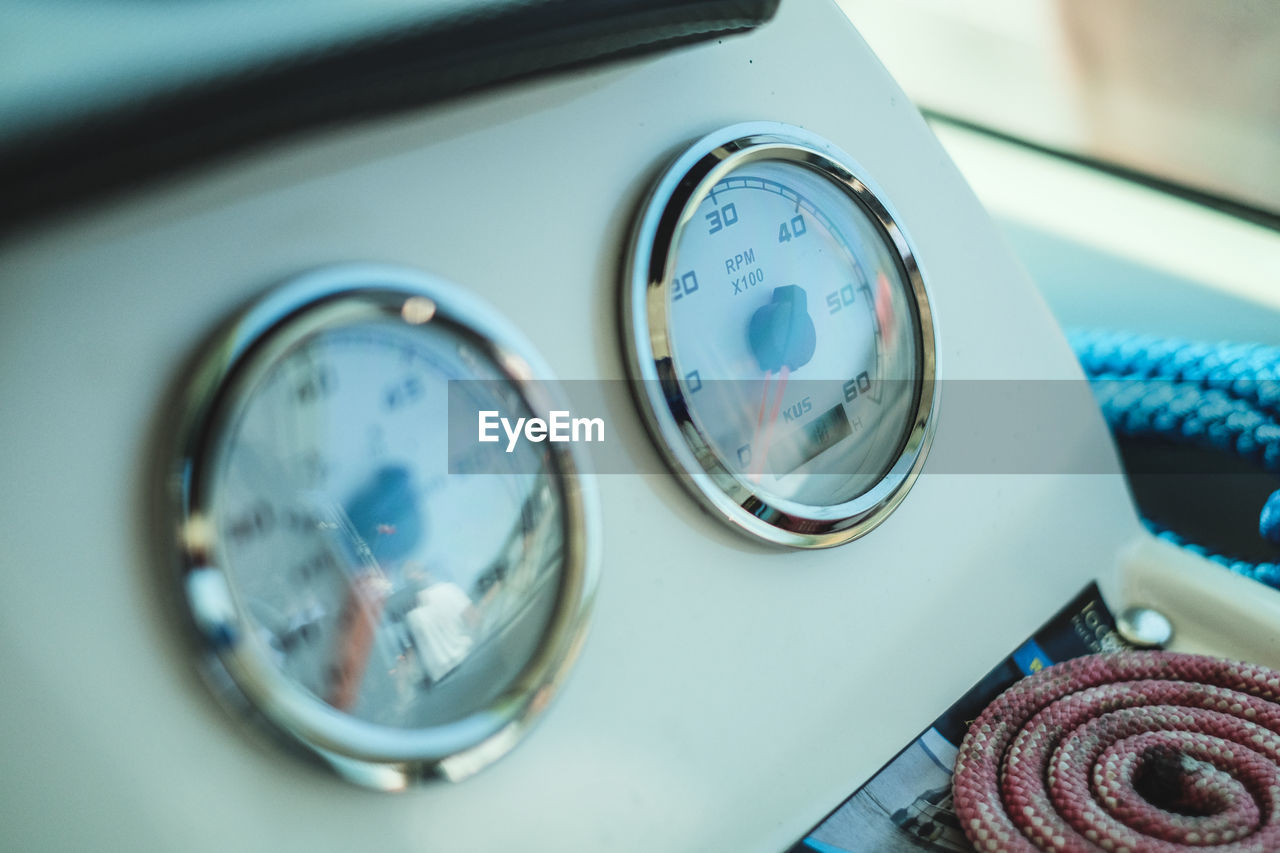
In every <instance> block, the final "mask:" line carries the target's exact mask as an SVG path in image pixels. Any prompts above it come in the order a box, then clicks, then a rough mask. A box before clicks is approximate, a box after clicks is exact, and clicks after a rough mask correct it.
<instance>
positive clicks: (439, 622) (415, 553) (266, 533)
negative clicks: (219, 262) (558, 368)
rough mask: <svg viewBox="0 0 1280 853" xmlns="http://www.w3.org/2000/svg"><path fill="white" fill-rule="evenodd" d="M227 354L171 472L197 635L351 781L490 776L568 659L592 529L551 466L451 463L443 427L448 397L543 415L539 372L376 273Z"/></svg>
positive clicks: (279, 721)
mask: <svg viewBox="0 0 1280 853" xmlns="http://www.w3.org/2000/svg"><path fill="white" fill-rule="evenodd" d="M227 340H228V342H229V343H228V344H227V345H228V346H230V347H231V351H230V352H227V351H226V350H224V349H215V350H214V355H213V357H212V358H211V359H210V360H209V361H208V362H207V363H206V364H205V368H204V372H203V373H202V375H201V376H200V377H199V378H198V380H199V381H198V382H197V383H196V386H197V390H196V392H195V393H194V394H193V395H192V403H191V405H190V407H189V411H188V424H187V428H186V433H187V442H188V445H187V447H186V449H185V450H184V452H183V454H182V459H181V467H180V472H181V482H180V485H181V497H180V503H181V508H180V512H181V516H182V524H183V542H182V545H183V547H184V549H185V554H184V556H185V566H184V570H185V583H186V592H187V598H188V602H189V603H190V605H191V607H192V610H193V615H194V617H195V621H196V624H197V627H199V628H200V630H201V632H202V633H203V635H204V637H205V638H206V640H208V641H209V643H210V644H211V645H212V646H213V647H214V649H215V650H216V652H217V653H218V658H219V660H220V662H221V663H222V665H223V666H224V667H225V669H226V670H227V671H228V672H229V674H230V675H231V677H232V679H233V680H234V681H235V682H236V684H237V686H238V688H239V690H240V691H241V692H242V693H243V694H244V695H246V696H247V697H248V698H249V700H250V701H251V702H253V703H254V704H255V705H256V706H257V707H258V708H259V709H260V710H261V711H263V712H264V714H265V715H266V716H267V717H268V718H269V719H270V720H271V722H273V723H275V724H276V726H277V727H278V728H280V729H282V730H284V731H286V732H288V733H289V734H291V735H292V736H294V737H296V738H298V739H299V740H301V741H302V742H303V743H304V744H306V745H308V746H310V747H312V748H313V749H315V750H316V751H317V752H319V753H320V754H321V755H323V756H324V757H326V758H329V759H331V762H332V763H333V764H334V765H335V766H336V767H338V768H339V769H340V770H341V771H343V772H344V773H345V775H347V776H349V777H352V778H355V779H357V781H362V782H365V783H367V784H372V785H375V786H379V787H396V786H399V785H401V784H403V782H404V781H406V780H407V779H408V778H412V777H418V776H423V775H426V774H428V773H431V772H435V773H439V774H441V775H445V776H448V777H451V778H457V777H460V776H463V775H466V774H467V773H469V772H471V771H472V770H474V769H476V767H478V766H479V765H481V764H483V763H486V762H487V761H489V760H492V758H494V757H496V754H497V753H498V752H500V751H502V750H503V749H505V748H509V746H510V743H511V742H512V741H514V738H513V737H511V734H512V732H513V731H515V732H518V731H519V730H520V729H522V728H523V727H524V725H525V724H526V723H527V722H528V720H529V719H530V718H531V716H532V715H533V714H534V713H536V711H538V710H539V709H540V708H541V707H542V706H543V705H545V699H546V693H547V692H548V689H549V688H550V687H551V686H552V685H553V684H554V683H555V682H556V681H557V680H558V679H559V678H560V676H561V675H562V671H563V670H564V668H565V667H566V666H567V664H568V660H569V658H570V657H571V654H572V652H573V650H574V649H575V648H576V645H577V642H578V640H579V639H580V634H581V632H582V630H583V627H584V624H585V612H586V607H587V603H588V601H589V597H590V590H591V573H590V569H589V566H588V564H587V559H586V556H587V555H586V552H585V546H586V543H585V535H586V531H585V529H584V527H585V524H586V519H585V512H586V510H585V508H584V504H583V496H582V492H581V489H582V483H581V481H580V480H579V479H578V478H577V477H576V475H575V470H576V465H575V460H574V459H573V457H572V456H571V455H570V451H565V450H561V449H560V448H563V447H566V446H567V445H558V446H557V447H556V448H555V449H553V450H546V449H543V448H542V447H539V448H538V449H537V450H534V449H531V448H532V447H534V446H533V445H530V444H529V443H524V444H522V445H520V446H519V447H518V448H517V449H516V450H515V452H512V453H507V452H504V449H501V448H498V447H497V446H496V445H489V444H479V443H478V442H468V441H455V442H453V443H451V442H450V441H449V433H450V430H451V429H453V430H459V431H463V432H462V434H466V431H470V433H471V434H474V432H475V424H474V423H470V422H468V423H466V424H462V423H453V424H451V423H450V420H449V414H448V413H449V411H450V407H449V405H448V399H449V389H450V383H451V382H454V385H453V388H454V391H455V393H457V389H459V388H462V389H465V391H464V393H467V394H469V395H472V396H477V395H478V396H481V397H484V398H485V399H474V400H468V401H467V402H468V406H466V407H454V411H461V410H463V409H466V410H470V411H475V410H476V409H486V410H487V409H492V410H497V411H500V412H503V413H504V414H505V415H506V416H508V417H511V418H516V417H531V416H534V415H535V414H536V413H538V412H545V411H546V407H547V405H548V404H549V403H548V400H547V398H546V393H547V390H546V388H545V386H543V385H541V384H539V383H536V382H532V381H529V380H527V379H526V378H523V377H527V376H528V375H529V374H530V371H531V367H530V365H531V364H532V363H534V361H535V356H534V355H533V354H532V353H531V352H529V351H528V347H527V345H525V344H523V343H521V342H520V339H519V337H518V335H516V333H515V332H514V331H513V330H511V329H510V328H509V327H507V326H506V325H505V324H503V323H502V322H501V321H499V320H498V319H497V318H495V317H493V316H492V315H491V314H490V313H489V312H488V311H487V309H484V308H482V307H480V306H477V305H475V304H474V303H473V302H471V301H469V300H466V299H464V297H463V296H462V295H461V294H459V293H458V292H457V291H455V290H454V289H452V288H449V287H448V286H446V285H443V284H441V283H439V282H436V281H433V280H430V279H427V278H425V277H422V276H418V275H415V274H411V273H407V272H402V271H398V270H390V269H383V268H351V267H340V268H332V269H329V270H323V271H320V272H317V273H312V274H309V275H307V276H303V277H302V278H300V279H298V280H296V281H294V282H292V283H291V284H289V285H286V286H285V287H284V288H283V289H281V290H280V291H277V292H276V293H275V294H273V295H272V296H270V297H268V299H266V300H265V301H263V302H262V303H260V304H259V305H258V306H256V308H254V309H252V310H251V311H250V312H249V313H248V314H246V315H245V317H244V318H242V319H241V320H240V322H239V323H238V324H237V325H236V327H235V329H234V330H233V332H232V334H231V335H230V336H229V338H228V339H227ZM540 370H541V368H539V371H540ZM457 380H468V381H466V382H457ZM474 380H481V381H474ZM456 417H459V416H455V419H456ZM522 454H523V456H522ZM495 744H499V746H496V747H495V746H494V745H495ZM393 766H394V767H395V768H396V769H390V768H392V767H393Z"/></svg>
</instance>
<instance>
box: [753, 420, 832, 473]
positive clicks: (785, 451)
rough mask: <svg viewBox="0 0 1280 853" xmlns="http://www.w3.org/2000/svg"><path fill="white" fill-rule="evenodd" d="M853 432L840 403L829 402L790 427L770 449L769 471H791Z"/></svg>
mask: <svg viewBox="0 0 1280 853" xmlns="http://www.w3.org/2000/svg"><path fill="white" fill-rule="evenodd" d="M852 434H853V428H852V427H851V426H849V419H848V417H846V415H845V412H844V406H843V405H835V406H832V407H831V408H830V409H828V410H827V411H825V412H823V413H822V414H820V415H818V416H817V417H816V418H814V419H813V420H811V421H809V422H808V423H807V424H805V425H804V426H802V427H799V428H797V429H794V430H792V431H791V432H790V433H789V434H788V435H786V436H784V437H783V439H782V441H780V442H779V443H778V444H776V445H775V446H774V448H773V450H772V451H771V452H770V453H769V464H768V466H767V468H768V471H769V473H771V474H775V475H780V474H790V473H791V472H792V471H794V470H796V469H797V468H799V467H800V466H801V465H803V464H804V463H806V462H808V461H809V460H810V459H813V458H814V457H816V456H817V455H818V454H819V453H822V452H823V451H824V450H827V449H829V448H831V447H834V446H835V445H836V444H839V443H840V442H841V441H843V440H844V439H846V438H848V437H849V436H850V435H852Z"/></svg>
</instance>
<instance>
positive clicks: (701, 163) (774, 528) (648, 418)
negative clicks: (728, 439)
mask: <svg viewBox="0 0 1280 853" xmlns="http://www.w3.org/2000/svg"><path fill="white" fill-rule="evenodd" d="M760 160H774V161H783V162H788V163H794V164H796V165H799V166H802V167H804V168H808V169H811V170H813V171H815V172H817V173H819V174H820V175H823V176H824V177H826V178H827V179H828V180H829V181H831V182H832V183H833V184H834V185H836V186H838V187H839V188H841V189H842V190H843V191H844V192H845V193H846V194H847V195H848V196H849V198H851V199H852V200H853V201H854V202H855V203H856V204H857V205H858V206H859V207H860V208H861V209H862V210H863V211H865V212H866V213H867V214H868V215H869V216H870V218H871V220H872V221H873V222H874V223H876V225H877V226H878V228H877V230H878V231H879V233H880V236H881V238H882V239H883V240H884V241H885V244H886V245H887V246H888V247H889V249H890V251H891V254H892V255H893V256H894V258H895V259H896V260H897V261H898V262H899V263H900V272H901V273H902V274H903V277H904V278H905V279H906V281H907V282H908V283H909V286H910V294H909V296H910V298H909V299H908V302H909V303H910V304H911V305H912V310H913V329H914V332H915V340H916V345H917V358H918V364H919V368H920V375H919V377H918V381H917V387H916V394H915V400H914V402H913V405H912V410H913V416H912V419H911V421H910V425H909V428H908V429H907V430H906V435H905V437H904V440H903V442H902V444H901V446H900V450H899V452H898V456H897V458H896V460H895V461H894V462H893V464H892V465H891V466H890V468H889V469H888V471H887V472H886V473H885V474H884V476H883V477H882V478H881V479H880V480H879V481H878V482H877V483H876V484H875V485H874V486H873V487H872V488H871V489H869V490H867V491H866V492H863V493H862V494H861V495H858V496H857V497H855V498H853V499H851V500H848V501H844V502H841V503H838V504H832V505H824V506H813V505H806V504H799V503H796V502H793V501H781V500H771V499H770V498H769V497H767V496H766V495H763V494H761V493H760V491H759V490H757V489H753V488H751V487H749V486H748V485H746V484H745V483H743V482H742V480H741V479H740V478H738V477H736V476H735V475H734V474H732V473H731V472H730V471H729V470H728V468H727V467H726V466H725V465H724V463H723V462H722V461H721V460H720V458H719V457H718V455H717V454H716V453H715V451H714V450H713V449H712V447H711V444H710V443H709V442H708V440H707V437H706V436H705V435H704V434H703V433H702V431H701V430H700V429H699V428H698V426H697V424H695V423H694V421H693V419H692V417H691V416H690V415H689V413H688V406H687V405H686V404H685V402H684V395H683V392H682V390H681V388H680V384H679V381H678V378H677V377H678V371H676V370H675V368H674V365H673V356H672V352H671V347H670V344H669V335H668V332H669V323H668V317H669V314H668V312H669V303H668V300H667V287H668V285H669V283H670V281H671V280H672V277H673V274H674V270H675V260H676V258H675V253H676V248H677V247H678V246H679V244H680V237H681V234H682V232H683V229H684V227H685V226H686V225H687V224H688V223H689V221H690V220H691V219H692V218H693V215H694V213H695V211H696V210H697V207H698V205H700V204H701V203H702V201H703V199H705V198H706V196H707V195H708V193H709V192H710V190H711V188H712V187H713V186H714V185H715V184H716V183H718V182H719V181H720V180H721V179H723V178H724V177H726V176H727V175H729V174H730V173H731V172H733V171H734V170H736V169H738V168H739V167H741V166H743V165H744V164H747V163H751V162H756V161H760ZM626 276H627V280H626V285H627V286H626V288H625V291H624V296H623V299H622V323H623V334H622V338H623V341H624V350H625V354H626V360H627V365H628V368H629V370H630V373H631V375H632V377H633V378H634V379H636V380H638V381H637V382H636V383H635V384H636V386H637V388H636V389H635V393H634V396H635V398H636V401H637V404H638V406H639V408H640V411H641V413H642V415H643V417H644V420H645V422H646V424H647V426H648V428H649V431H650V433H651V434H652V436H653V438H654V441H655V443H656V444H657V445H658V448H659V450H660V452H661V453H662V455H663V457H664V459H665V460H666V462H667V464H668V465H669V466H670V467H671V468H672V469H673V471H674V472H675V473H676V474H677V476H678V478H679V479H680V480H681V481H682V482H683V483H684V484H685V486H686V487H687V489H688V490H689V491H690V493H691V494H692V495H693V496H694V497H695V498H696V499H697V500H698V501H699V502H700V503H702V504H703V505H704V506H705V507H706V508H708V509H710V510H711V511H712V513H713V514H714V515H717V516H719V517H721V518H723V519H725V520H726V521H728V522H729V523H730V525H731V526H732V527H733V528H735V529H736V530H739V531H741V532H744V533H746V534H749V535H751V536H754V537H757V538H759V539H762V540H765V541H766V542H770V543H774V544H777V545H784V546H789V547H793V548H827V547H831V546H834V545H840V544H843V543H845V542H849V541H850V540H853V539H856V538H857V537H859V536H862V535H864V534H866V533H867V532H869V531H870V530H871V529H872V528H874V527H876V526H877V525H878V524H880V523H881V522H883V521H884V520H885V518H887V517H888V515H889V513H891V512H892V511H893V510H894V508H896V507H897V505H898V504H899V503H901V502H902V499H903V498H904V497H905V496H906V494H907V492H908V491H909V490H910V488H911V486H912V485H913V484H914V483H915V480H916V478H917V477H918V476H919V473H920V469H921V468H922V466H923V465H924V460H925V457H926V455H927V453H928V449H929V445H930V443H931V441H932V438H933V432H934V424H935V421H936V411H937V402H938V391H939V389H938V386H937V383H936V382H935V377H936V353H937V342H936V330H935V325H934V318H933V312H932V309H931V307H930V303H929V294H928V290H927V288H926V286H925V282H924V277H923V276H922V275H921V272H920V268H919V266H918V264H917V262H916V256H915V253H914V252H913V250H912V248H911V245H910V242H909V241H908V239H907V237H906V235H905V234H904V232H903V230H902V228H901V227H900V226H899V224H898V221H897V219H896V218H895V217H894V216H893V215H892V214H891V212H890V210H889V208H888V207H887V206H886V205H885V204H884V203H883V202H882V200H881V198H880V195H879V194H877V193H876V192H875V191H873V190H872V188H871V186H869V181H868V179H867V178H866V177H865V175H863V174H862V170H861V169H860V168H859V167H858V166H857V165H856V164H855V163H854V162H853V161H852V160H851V159H850V158H849V157H848V155H846V154H844V153H843V152H841V151H839V150H838V149H836V148H835V147H834V146H833V145H831V143H829V142H827V141H826V140H824V139H822V138H821V137H819V136H817V135H815V134H812V133H809V132H808V131H805V130H802V129H800V128H796V127H791V126H789V125H784V124H779V123H776V122H751V123H747V124H739V125H734V126H732V127H727V128H724V129H722V130H720V131H717V132H715V133H712V134H710V135H709V136H706V137H704V138H703V139H701V140H699V141H698V142H696V143H694V144H693V145H692V146H691V147H690V148H689V149H688V150H687V151H685V153H684V154H682V155H681V156H680V157H679V158H678V159H677V160H676V161H675V163H673V164H672V165H671V166H670V167H669V168H668V169H667V170H666V171H665V172H663V174H662V176H661V177H660V178H659V180H658V182H657V184H656V186H655V187H654V188H653V190H652V192H651V193H650V195H649V197H648V199H647V200H646V201H645V203H644V205H643V208H642V213H641V215H640V218H639V222H638V224H637V227H636V230H635V233H634V237H633V241H632V245H631V252H630V257H629V259H628V262H627V267H626Z"/></svg>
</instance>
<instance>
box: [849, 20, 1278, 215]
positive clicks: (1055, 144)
mask: <svg viewBox="0 0 1280 853" xmlns="http://www.w3.org/2000/svg"><path fill="white" fill-rule="evenodd" d="M841 5H842V6H843V7H844V9H845V11H846V13H847V14H848V15H849V17H850V18H851V19H852V20H853V22H854V24H855V25H856V26H857V27H858V29H859V30H860V31H861V32H862V35H863V37H864V38H866V39H867V41H868V42H870V44H871V46H872V48H873V49H874V50H875V51H876V52H877V53H878V54H879V55H880V58H881V59H882V60H883V61H884V63H885V65H886V66H888V68H889V71H890V72H891V73H892V74H893V75H894V76H895V77H897V79H898V82H899V83H901V84H902V86H903V87H904V88H905V89H906V90H907V93H908V94H910V95H911V96H912V97H913V98H914V99H915V101H916V103H917V104H919V105H920V106H921V107H922V108H924V109H926V110H930V111H936V112H938V113H941V114H943V115H946V116H949V117H952V118H956V119H961V120H964V121H968V122H973V123H975V124H979V125H982V126H984V127H987V128H990V129H992V130H996V131H1000V132H1003V133H1007V134H1010V135H1012V136H1016V137H1018V138H1021V139H1024V140H1028V141H1031V142H1035V143H1038V144H1041V145H1045V146H1048V147H1051V148H1054V149H1057V150H1060V151H1064V152H1067V153H1071V154H1076V155H1080V156H1083V157H1088V158H1096V159H1097V160H1100V161H1104V162H1106V163H1109V164H1113V165H1115V166H1119V167H1122V168H1126V169H1132V170H1134V171H1137V172H1141V173H1144V174H1146V175H1149V176H1152V177H1155V178H1159V179H1162V180H1166V181H1169V182H1171V183H1177V184H1182V185H1185V186H1186V187H1188V188H1191V189H1194V190H1197V191H1201V192H1204V193H1206V194H1209V195H1212V196H1218V197H1221V198H1222V199H1224V200H1229V201H1232V202H1237V203H1239V204H1241V205H1244V206H1248V207H1252V208H1256V209H1259V210H1261V211H1264V212H1266V213H1268V214H1271V215H1273V216H1280V2H1276V0H841Z"/></svg>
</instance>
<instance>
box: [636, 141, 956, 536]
mask: <svg viewBox="0 0 1280 853" xmlns="http://www.w3.org/2000/svg"><path fill="white" fill-rule="evenodd" d="M827 152H834V149H833V148H832V147H831V146H830V145H829V144H827V143H825V142H824V141H822V140H821V139H819V138H817V137H816V136H814V135H812V134H810V133H808V132H806V131H803V130H800V129H798V128H791V127H787V126H785V125H778V124H770V123H756V124H751V125H738V126H735V127H731V128H726V129H725V130H723V131H720V132H718V133H715V134H712V135H710V136H708V137H706V138H705V139H702V140H700V141H699V142H697V143H696V144H694V146H693V147H692V148H690V149H689V151H687V152H686V153H685V154H684V155H683V156H682V157H680V158H679V159H678V160H677V162H676V163H675V164H674V165H673V166H672V167H671V168H670V169H669V170H668V171H667V173H666V174H664V175H663V177H662V178H661V179H660V181H659V183H658V186H657V188H656V189H655V191H654V194H653V196H652V198H651V199H650V201H649V203H648V206H647V208H646V210H645V213H644V215H643V216H642V217H641V220H640V224H639V227H638V230H637V239H636V244H635V247H634V249H633V255H632V288H633V289H632V293H631V298H630V300H629V301H628V302H627V303H626V311H627V313H628V317H629V321H630V323H631V326H632V334H633V349H632V350H631V355H632V362H631V366H632V368H633V370H634V371H636V372H637V373H638V375H639V378H641V379H644V380H648V381H646V382H645V383H643V385H642V387H641V388H640V391H641V394H640V396H639V400H640V404H641V407H642V409H644V410H645V412H646V415H647V417H648V420H649V425H650V427H651V428H652V429H653V431H654V434H655V437H656V438H657V439H658V441H659V444H660V445H661V446H662V449H663V451H664V453H665V455H666V457H667V459H668V461H669V462H670V463H672V464H673V465H674V466H675V467H676V468H677V469H678V470H681V471H682V472H684V473H687V474H689V475H692V476H690V477H688V478H685V479H684V482H685V484H686V485H687V486H688V487H689V488H690V490H691V491H693V492H694V494H695V495H696V496H697V497H699V498H700V499H702V500H703V502H704V504H706V505H707V506H708V507H709V508H710V509H712V510H713V511H714V512H715V513H717V514H719V515H721V516H723V517H725V518H726V519H727V520H728V521H730V522H731V523H732V524H733V525H734V526H735V527H736V528H737V529H740V530H743V531H745V532H747V533H750V534H753V535H756V536H759V537H760V538H763V539H766V540H768V541H772V542H776V543H779V544H785V545H791V546H795V547H826V546H830V545H836V544H840V543H841V542H847V541H849V540H850V539H852V538H855V537H856V536H858V535H861V534H862V533H865V532H866V531H867V530H870V529H871V528H872V527H874V526H875V525H876V524H878V523H879V522H880V521H881V520H882V519H883V518H884V517H885V516H886V515H887V513H888V512H890V511H892V509H893V508H894V507H895V506H897V504H898V503H899V502H900V501H901V500H902V498H903V496H904V495H905V494H906V491H907V489H909V488H910V486H911V484H912V483H913V482H914V480H915V478H916V475H917V474H918V472H919V468H920V465H921V464H922V463H923V460H924V454H925V452H926V450H927V446H928V439H929V436H930V435H931V430H932V423H933V422H932V419H931V414H932V410H933V402H934V397H935V393H936V392H935V384H934V381H933V380H934V375H933V374H934V352H935V350H934V341H933V325H932V313H931V311H930V309H929V304H928V297H927V294H926V292H925V289H924V282H923V280H922V278H921V275H920V272H919V269H918V267H917V265H916V262H915V259H914V256H913V255H912V253H911V250H910V249H909V247H908V245H907V242H906V238H905V236H904V235H903V234H902V232H901V229H900V228H899V226H898V224H897V222H896V221H895V220H894V219H893V217H892V215H891V214H890V213H889V212H888V210H887V209H886V207H885V206H884V204H883V203H882V202H881V200H880V199H879V198H878V197H877V196H876V195H875V194H874V193H873V192H872V191H871V189H870V188H869V187H868V186H867V184H866V182H865V181H863V180H860V179H859V178H857V177H856V176H855V175H856V169H855V167H854V166H852V165H849V164H848V162H847V160H846V159H845V158H843V155H841V154H839V153H838V152H836V153H827Z"/></svg>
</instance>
